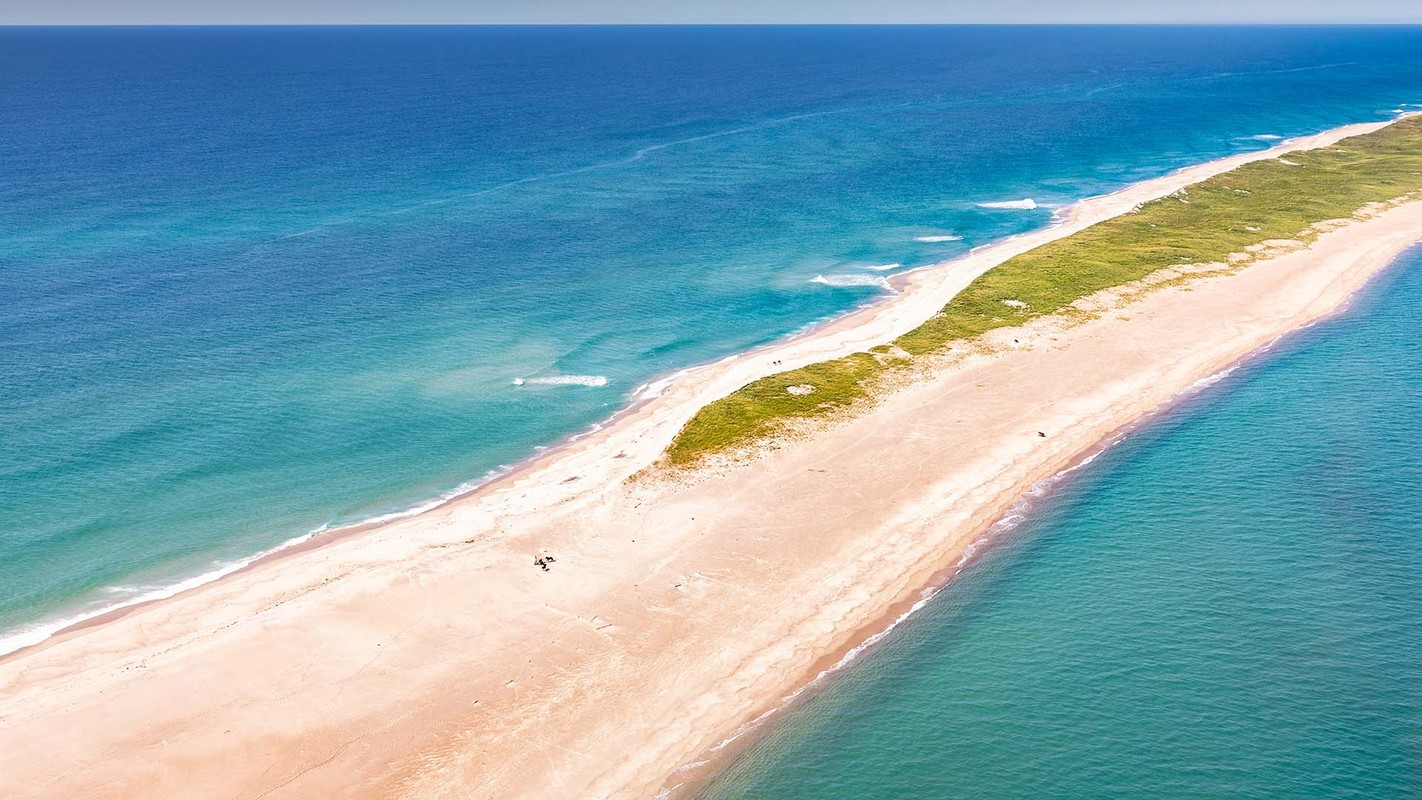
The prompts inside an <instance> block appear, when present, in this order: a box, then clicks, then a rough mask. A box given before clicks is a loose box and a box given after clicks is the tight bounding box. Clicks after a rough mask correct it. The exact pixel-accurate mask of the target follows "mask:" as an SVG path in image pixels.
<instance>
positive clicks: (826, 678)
mask: <svg viewBox="0 0 1422 800" xmlns="http://www.w3.org/2000/svg"><path fill="white" fill-rule="evenodd" d="M1418 247H1422V233H1419V234H1418V240H1417V241H1416V242H1414V244H1413V245H1412V246H1411V247H1410V248H1409V250H1410V249H1416V248H1418ZM1405 252H1406V251H1404V254H1405ZM1400 258H1401V256H1399V257H1398V259H1400ZM1398 259H1394V260H1393V261H1392V262H1389V263H1388V265H1387V266H1385V267H1383V268H1382V269H1380V270H1378V271H1377V272H1374V273H1373V274H1372V275H1371V276H1370V277H1369V279H1368V281H1367V282H1366V283H1364V284H1363V285H1362V286H1360V287H1358V288H1357V289H1356V290H1355V291H1354V292H1353V293H1352V294H1349V295H1347V296H1346V297H1345V298H1344V299H1343V301H1342V302H1341V303H1340V304H1339V305H1338V306H1337V307H1336V308H1335V309H1333V310H1332V311H1331V312H1329V313H1327V314H1324V315H1323V316H1320V317H1317V318H1315V319H1313V320H1310V321H1308V322H1306V323H1304V324H1303V325H1301V326H1299V327H1297V328H1293V329H1291V330H1288V331H1286V332H1284V333H1281V334H1279V335H1278V336H1276V337H1274V338H1273V339H1271V340H1269V341H1268V342H1266V343H1264V344H1261V345H1259V346H1258V347H1257V348H1255V349H1253V350H1251V351H1249V352H1248V353H1246V354H1244V355H1242V356H1239V357H1238V358H1236V359H1235V360H1234V361H1231V362H1229V363H1227V364H1225V365H1224V366H1222V367H1221V368H1220V369H1219V370H1218V371H1216V372H1214V373H1212V374H1210V375H1207V376H1205V377H1203V378H1200V379H1199V380H1197V381H1195V382H1194V383H1192V384H1190V385H1189V386H1187V387H1185V388H1183V389H1181V390H1180V391H1178V392H1176V393H1175V394H1174V395H1172V396H1171V398H1170V399H1169V400H1167V401H1166V402H1165V403H1163V404H1161V405H1159V406H1156V407H1155V408H1153V409H1151V410H1149V411H1146V412H1145V413H1144V414H1142V415H1141V416H1139V417H1137V418H1135V419H1133V420H1131V421H1129V422H1127V423H1125V424H1124V425H1122V426H1120V427H1119V428H1117V429H1115V430H1113V431H1111V432H1110V433H1108V434H1106V435H1105V436H1103V437H1102V438H1101V439H1099V440H1097V441H1096V442H1095V443H1093V444H1092V445H1090V446H1089V447H1088V448H1086V449H1085V450H1082V451H1080V452H1079V453H1077V454H1076V455H1075V456H1073V457H1072V458H1071V459H1070V460H1069V461H1068V462H1066V463H1065V464H1064V465H1063V466H1062V467H1061V469H1059V470H1057V471H1056V472H1054V473H1052V474H1051V475H1048V476H1046V477H1044V478H1041V479H1040V480H1037V481H1036V482H1035V483H1032V484H1031V485H1030V486H1028V487H1027V488H1026V489H1024V490H1023V491H1022V492H1021V493H1020V494H1019V495H1017V497H1016V499H1015V500H1014V501H1013V502H1011V503H1010V504H1009V505H1007V506H1005V507H1003V508H1002V509H1001V510H1000V511H999V513H998V516H997V518H996V519H994V520H993V521H992V522H989V523H987V524H985V525H983V526H982V527H981V528H980V529H978V530H976V531H975V532H972V533H970V534H969V535H968V536H967V537H966V538H967V539H968V543H967V545H966V546H965V548H964V552H963V555H962V556H961V557H960V558H959V559H958V561H957V562H955V563H953V564H950V565H947V566H944V567H942V568H940V569H939V570H938V571H937V572H935V573H934V574H933V576H932V577H931V579H930V580H929V581H928V582H926V583H925V584H924V585H923V586H922V587H921V588H920V589H919V590H918V594H917V597H906V598H902V599H900V600H897V601H896V602H894V603H893V604H891V605H890V606H889V607H888V609H887V610H886V611H885V613H884V614H883V615H881V616H880V617H879V618H878V619H876V620H874V621H873V622H871V623H869V624H867V625H865V626H863V627H862V628H861V629H860V630H858V631H856V632H855V633H854V637H853V638H851V639H850V640H848V641H847V642H845V643H844V644H843V645H841V646H840V647H838V648H837V649H835V650H833V651H831V652H827V653H825V654H824V655H823V656H821V657H820V659H819V660H817V661H816V662H815V663H814V664H813V665H812V666H811V667H810V669H809V670H808V671H806V672H805V674H804V675H803V676H801V678H800V680H799V681H798V682H796V683H794V684H792V685H791V688H790V689H789V690H788V691H787V692H786V693H785V694H784V695H782V696H780V697H778V698H776V699H775V700H774V701H772V702H768V703H766V704H765V705H764V706H763V707H762V708H761V709H760V710H759V711H758V712H757V713H756V714H755V715H754V717H753V718H752V719H750V720H749V721H747V722H745V723H743V724H742V725H741V726H740V727H738V728H736V730H734V731H733V732H732V733H731V734H730V735H729V736H727V738H725V739H723V740H722V741H720V742H718V743H717V744H716V745H715V746H714V747H712V748H710V749H709V750H708V751H706V752H702V753H699V754H697V756H696V758H695V759H694V760H692V761H690V762H688V763H686V764H683V765H682V766H680V767H678V768H677V769H676V771H675V772H673V773H672V774H671V776H669V777H668V779H667V780H666V781H665V782H664V784H663V785H662V787H661V789H660V790H659V791H658V792H657V793H656V795H655V800H692V798H695V797H698V796H700V795H701V793H703V792H705V791H706V790H707V789H709V788H711V786H712V784H713V783H714V782H715V780H716V779H717V778H718V777H719V776H720V775H722V774H723V773H724V772H725V770H726V769H728V768H729V767H731V766H733V765H734V764H735V763H736V761H737V759H738V758H740V756H741V755H743V754H744V753H745V751H746V749H747V748H749V747H750V746H751V745H753V744H755V743H756V742H757V741H759V739H760V737H762V736H765V735H767V734H769V733H770V732H771V731H772V730H773V727H774V725H775V724H776V723H777V721H778V720H779V719H781V718H783V717H784V716H785V715H786V714H789V713H793V712H794V711H795V710H796V709H797V708H798V706H799V705H800V704H801V703H803V702H806V701H808V700H810V699H812V698H811V697H810V696H808V695H810V693H812V692H814V691H815V690H817V689H822V688H826V687H827V685H828V683H829V682H830V681H832V680H834V679H835V676H836V675H838V674H839V673H840V672H842V671H844V670H845V669H847V668H849V667H852V666H853V665H854V664H856V663H857V662H858V661H859V660H860V658H861V657H863V656H865V655H868V654H870V653H872V652H873V650H874V649H875V648H876V647H877V646H878V645H879V644H880V643H881V642H883V641H884V640H885V639H887V638H888V637H889V635H890V634H892V633H893V632H894V631H895V630H896V629H898V628H899V626H901V625H902V624H904V623H906V622H909V621H910V620H912V619H913V618H914V617H916V616H917V615H918V614H919V612H921V611H923V610H924V609H926V608H928V605H929V604H930V603H932V602H933V600H934V599H935V598H937V596H938V595H939V594H940V593H942V592H943V591H944V590H945V589H947V588H948V586H949V584H950V582H952V581H953V580H955V579H957V577H958V576H959V575H961V574H962V573H963V571H964V570H966V569H970V568H971V567H972V566H973V565H974V564H976V563H977V562H978V561H979V559H981V558H982V557H983V556H985V555H987V553H988V552H990V551H991V550H992V549H993V548H996V547H1000V546H1004V545H1007V544H1010V543H1011V541H1012V537H1013V536H1016V535H1018V534H1019V531H1020V529H1021V527H1022V525H1023V524H1024V523H1027V522H1029V521H1030V520H1031V518H1032V515H1033V514H1034V513H1035V512H1038V511H1039V510H1041V509H1042V507H1043V506H1044V505H1046V504H1048V503H1050V502H1051V500H1052V496H1053V495H1055V494H1056V493H1057V492H1059V491H1061V490H1062V489H1063V488H1064V487H1065V486H1066V485H1067V483H1068V482H1069V481H1070V480H1071V479H1072V478H1073V477H1074V476H1075V475H1076V474H1077V473H1078V472H1079V471H1080V470H1082V469H1084V468H1086V467H1088V466H1090V465H1091V464H1092V463H1094V462H1095V461H1096V459H1098V458H1099V457H1101V456H1103V455H1105V454H1106V453H1108V452H1109V451H1111V450H1112V449H1114V448H1115V447H1116V446H1117V445H1120V444H1122V443H1124V442H1125V441H1126V440H1127V439H1129V438H1131V437H1132V436H1134V435H1136V434H1138V433H1140V432H1142V431H1145V430H1147V429H1149V428H1150V427H1151V426H1153V425H1156V424H1160V423H1162V422H1165V421H1167V418H1169V417H1170V416H1172V415H1174V414H1177V413H1188V411H1187V410H1186V409H1187V408H1188V406H1190V405H1191V404H1192V403H1196V402H1207V400H1206V397H1207V393H1208V392H1209V391H1210V390H1212V389H1214V388H1215V387H1216V386H1218V385H1220V384H1221V383H1223V382H1225V381H1226V380H1228V379H1229V378H1231V377H1232V376H1234V375H1235V374H1236V373H1237V372H1239V371H1240V370H1248V369H1250V368H1252V367H1257V366H1259V365H1261V364H1262V363H1263V362H1265V361H1266V360H1267V359H1268V358H1269V357H1270V355H1271V354H1272V353H1273V351H1274V350H1275V348H1276V347H1277V346H1278V345H1279V344H1280V343H1281V342H1288V341H1289V340H1292V339H1295V338H1297V337H1301V336H1303V335H1306V334H1307V333H1308V332H1310V331H1312V330H1313V329H1315V328H1317V327H1319V326H1320V325H1325V324H1327V323H1329V322H1331V321H1334V320H1337V319H1340V318H1342V317H1344V316H1346V315H1347V314H1349V313H1350V312H1351V311H1352V306H1353V301H1354V299H1356V297H1357V296H1358V295H1359V294H1361V293H1362V292H1365V291H1367V290H1368V288H1369V286H1370V285H1371V283H1372V282H1373V281H1375V280H1377V279H1378V278H1380V277H1381V276H1382V275H1383V273H1386V272H1387V271H1388V270H1391V269H1397V268H1400V267H1399V264H1398Z"/></svg>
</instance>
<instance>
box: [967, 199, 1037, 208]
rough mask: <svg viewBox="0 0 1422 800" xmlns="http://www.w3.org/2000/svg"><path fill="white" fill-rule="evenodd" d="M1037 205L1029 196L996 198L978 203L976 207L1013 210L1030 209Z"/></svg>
mask: <svg viewBox="0 0 1422 800" xmlns="http://www.w3.org/2000/svg"><path fill="white" fill-rule="evenodd" d="M1036 207H1037V201H1036V200H1033V199H1032V198H1030V197H1027V198H1023V199H1022V200H996V201H994V202H991V203H978V208H1001V209H1010V210H1014V211H1031V210H1032V209H1034V208H1036Z"/></svg>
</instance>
